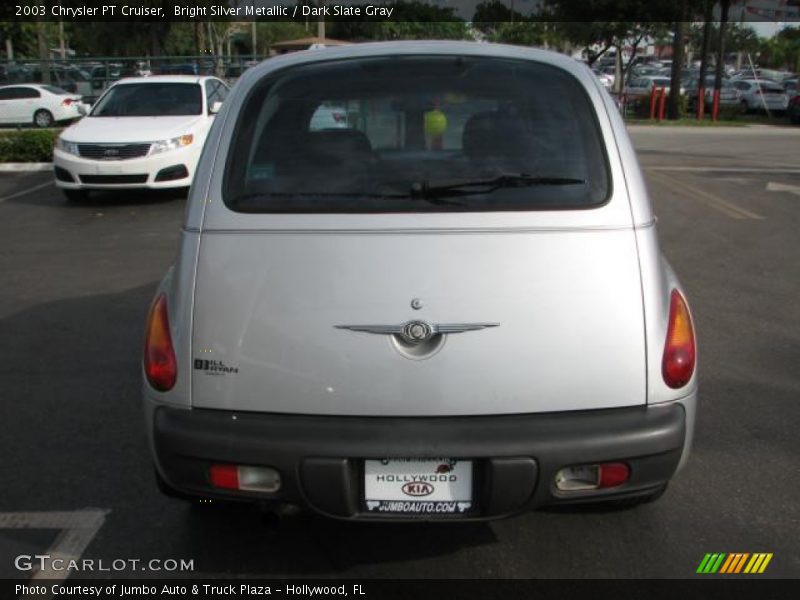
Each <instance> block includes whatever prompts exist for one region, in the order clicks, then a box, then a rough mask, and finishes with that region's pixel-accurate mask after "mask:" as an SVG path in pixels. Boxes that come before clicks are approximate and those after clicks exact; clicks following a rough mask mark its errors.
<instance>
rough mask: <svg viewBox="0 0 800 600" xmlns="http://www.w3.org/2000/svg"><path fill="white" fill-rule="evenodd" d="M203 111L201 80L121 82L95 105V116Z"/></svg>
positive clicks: (141, 115) (93, 114)
mask: <svg viewBox="0 0 800 600" xmlns="http://www.w3.org/2000/svg"><path fill="white" fill-rule="evenodd" d="M202 111H203V96H202V88H201V87H200V85H199V84H197V83H161V82H153V83H120V84H117V85H115V86H114V87H112V88H111V89H110V90H109V91H108V93H107V94H105V95H104V96H103V97H102V98H100V100H98V102H97V104H96V105H95V107H94V110H92V112H91V116H92V117H177V116H184V115H199V114H201V113H202Z"/></svg>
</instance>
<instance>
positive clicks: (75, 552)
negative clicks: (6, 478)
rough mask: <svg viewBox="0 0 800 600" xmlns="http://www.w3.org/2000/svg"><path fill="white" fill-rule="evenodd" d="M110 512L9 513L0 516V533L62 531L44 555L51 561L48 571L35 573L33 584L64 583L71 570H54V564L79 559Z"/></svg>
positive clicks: (96, 510) (48, 562)
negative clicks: (44, 582) (20, 530)
mask: <svg viewBox="0 0 800 600" xmlns="http://www.w3.org/2000/svg"><path fill="white" fill-rule="evenodd" d="M109 512H110V511H108V510H102V509H98V508H87V509H83V510H75V511H69V512H66V511H64V512H8V513H0V529H60V530H61V533H60V534H59V535H58V537H57V538H56V539H55V541H54V542H53V544H52V545H51V546H50V548H48V549H47V550H46V551H45V552H44V554H46V555H48V556H49V557H50V560H48V561H47V563H45V564H46V566H45V568H43V569H39V570H35V571H34V572H33V574H32V576H31V580H40V579H47V580H50V581H62V580H64V579H66V578H67V577H69V574H70V571H69V569H61V570H55V569H53V567H52V565H53V561H54V560H56V559H61V560H63V561H64V562H63V563H56V564H64V565H66V564H68V563H69V561H71V560H78V559H80V557H81V555H82V554H83V552H84V551H85V550H86V548H87V547H88V546H89V544H90V543H91V541H92V539H93V538H94V536H95V534H97V532H98V531H99V530H100V528H101V527H102V526H103V523H104V522H105V520H106V515H108V513H109Z"/></svg>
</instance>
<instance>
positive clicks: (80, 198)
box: [63, 190, 89, 203]
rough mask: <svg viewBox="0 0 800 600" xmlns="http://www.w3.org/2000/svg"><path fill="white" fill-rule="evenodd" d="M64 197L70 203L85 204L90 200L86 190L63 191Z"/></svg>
mask: <svg viewBox="0 0 800 600" xmlns="http://www.w3.org/2000/svg"><path fill="white" fill-rule="evenodd" d="M63 191H64V196H66V197H67V200H69V201H70V202H75V203H79V202H85V201H86V200H88V198H89V192H87V191H86V190H63Z"/></svg>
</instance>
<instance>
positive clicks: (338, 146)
mask: <svg viewBox="0 0 800 600" xmlns="http://www.w3.org/2000/svg"><path fill="white" fill-rule="evenodd" d="M304 146H305V147H306V148H307V149H308V152H309V154H311V155H312V156H314V157H317V158H319V159H321V160H326V159H327V160H335V161H336V162H347V161H352V160H365V159H368V158H372V157H373V153H372V145H371V144H370V143H369V138H367V136H366V135H365V134H364V133H362V132H361V131H358V130H357V129H325V130H322V131H312V132H309V133H308V136H307V138H306V141H305V144H304Z"/></svg>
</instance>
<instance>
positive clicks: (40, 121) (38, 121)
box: [33, 108, 55, 127]
mask: <svg viewBox="0 0 800 600" xmlns="http://www.w3.org/2000/svg"><path fill="white" fill-rule="evenodd" d="M54 123H55V119H54V118H53V113H51V112H50V111H49V110H45V109H43V108H42V109H39V110H37V111H36V112H35V113H33V124H34V125H36V126H37V127H52V126H53V124H54Z"/></svg>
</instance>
